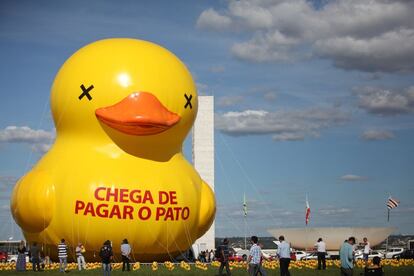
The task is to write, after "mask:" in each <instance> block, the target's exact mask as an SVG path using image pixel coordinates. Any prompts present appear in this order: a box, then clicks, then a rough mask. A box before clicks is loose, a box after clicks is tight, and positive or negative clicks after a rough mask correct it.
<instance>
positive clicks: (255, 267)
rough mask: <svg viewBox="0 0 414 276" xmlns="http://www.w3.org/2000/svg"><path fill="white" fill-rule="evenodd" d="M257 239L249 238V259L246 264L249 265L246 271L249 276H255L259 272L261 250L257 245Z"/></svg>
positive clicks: (254, 237)
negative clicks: (250, 245)
mask: <svg viewBox="0 0 414 276" xmlns="http://www.w3.org/2000/svg"><path fill="white" fill-rule="evenodd" d="M258 241H259V239H258V238H257V237H256V236H252V237H251V238H250V242H251V243H252V247H250V252H249V258H248V260H247V263H248V264H249V267H248V271H249V275H250V276H255V275H256V274H257V272H258V271H259V266H260V261H261V258H262V250H261V249H260V246H259V245H258V244H257V243H258Z"/></svg>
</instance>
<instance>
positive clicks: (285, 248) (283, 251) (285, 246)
mask: <svg viewBox="0 0 414 276" xmlns="http://www.w3.org/2000/svg"><path fill="white" fill-rule="evenodd" d="M279 241H280V244H279V246H278V247H277V255H278V256H279V262H280V276H290V272H289V264H290V245H289V243H288V242H286V241H285V237H284V236H280V237H279Z"/></svg>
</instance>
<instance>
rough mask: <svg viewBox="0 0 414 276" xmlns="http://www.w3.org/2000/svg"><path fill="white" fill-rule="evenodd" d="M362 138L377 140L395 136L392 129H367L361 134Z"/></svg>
mask: <svg viewBox="0 0 414 276" xmlns="http://www.w3.org/2000/svg"><path fill="white" fill-rule="evenodd" d="M361 137H362V139H364V140H367V141H376V140H390V139H393V138H394V137H395V136H394V134H393V133H392V132H391V131H388V130H374V129H372V130H366V131H364V132H363V133H362V135H361Z"/></svg>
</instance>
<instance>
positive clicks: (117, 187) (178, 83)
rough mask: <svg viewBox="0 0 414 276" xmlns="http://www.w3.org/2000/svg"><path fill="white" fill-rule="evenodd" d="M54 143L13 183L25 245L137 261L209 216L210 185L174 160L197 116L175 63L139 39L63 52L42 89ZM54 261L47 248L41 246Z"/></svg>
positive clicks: (153, 256) (199, 230)
mask: <svg viewBox="0 0 414 276" xmlns="http://www.w3.org/2000/svg"><path fill="white" fill-rule="evenodd" d="M51 108H52V113H53V119H54V122H55V126H56V133H57V137H56V141H55V143H54V145H53V146H52V147H51V149H50V150H49V152H48V153H47V154H46V155H45V156H44V157H43V158H42V159H41V160H40V161H39V162H38V163H37V165H36V166H35V167H34V168H33V169H32V170H31V171H30V172H29V173H27V174H26V175H25V176H24V177H22V178H21V179H20V180H19V182H18V183H17V184H16V186H15V188H14V191H13V195H12V199H11V211H12V214H13V217H14V219H15V220H16V222H17V224H18V225H19V226H20V227H21V228H22V230H23V233H24V236H25V237H26V239H27V240H28V241H37V242H40V243H42V244H44V245H45V246H46V247H47V246H49V248H55V246H56V244H58V243H59V241H60V239H62V238H64V239H65V240H66V241H67V243H68V244H69V245H72V246H76V244H77V243H78V242H82V243H83V244H84V245H85V247H86V250H87V251H88V252H89V253H90V254H92V252H97V251H99V248H100V247H101V246H102V243H103V242H104V241H105V240H111V241H112V242H113V248H114V251H115V252H116V253H117V252H118V253H119V251H120V243H121V241H122V240H123V239H124V238H127V239H128V240H129V242H130V244H131V245H132V248H133V254H134V256H135V257H136V258H137V259H138V260H142V261H144V260H151V261H152V260H162V259H167V258H170V257H174V256H175V255H178V254H179V253H180V252H184V251H185V250H187V249H188V248H189V247H190V246H191V244H192V243H193V242H194V241H195V240H196V239H197V238H199V237H200V236H202V235H203V234H204V233H205V232H206V231H207V230H208V229H209V227H210V226H211V224H212V222H213V220H214V215H215V199H214V195H213V192H212V190H211V189H210V187H209V186H208V185H207V184H206V183H205V182H203V180H202V179H200V176H199V175H198V174H197V172H196V171H195V170H194V169H193V167H192V166H191V165H190V164H189V162H188V161H187V160H186V159H185V158H184V156H183V154H182V144H183V141H184V139H185V137H186V135H187V134H188V132H189V130H190V129H191V127H192V124H193V122H194V120H195V117H196V114H197V91H196V87H195V85H194V82H193V80H192V77H191V75H190V73H189V71H188V70H187V68H186V67H185V65H184V64H183V63H182V62H181V61H180V60H179V59H178V58H177V57H176V56H175V55H173V54H172V53H171V52H169V51H168V50H166V49H164V48H162V47H160V46H158V45H156V44H153V43H150V42H146V41H142V40H136V39H106V40H101V41H97V42H94V43H92V44H89V45H87V46H85V47H83V48H82V49H80V50H79V51H77V52H76V53H75V54H74V55H72V56H71V57H70V58H69V59H68V60H67V61H66V62H65V63H64V65H63V66H62V68H61V69H60V71H59V72H58V74H57V76H56V78H55V81H54V83H53V86H52V90H51ZM49 250H50V252H49V253H50V254H52V255H54V253H56V252H55V251H56V249H49Z"/></svg>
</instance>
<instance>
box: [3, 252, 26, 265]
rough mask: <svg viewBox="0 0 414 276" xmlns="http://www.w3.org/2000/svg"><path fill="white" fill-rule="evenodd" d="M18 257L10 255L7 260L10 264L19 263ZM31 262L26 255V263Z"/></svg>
mask: <svg viewBox="0 0 414 276" xmlns="http://www.w3.org/2000/svg"><path fill="white" fill-rule="evenodd" d="M17 256H18V255H16V254H13V255H9V256H8V258H7V261H8V262H9V263H17ZM29 261H30V258H29V256H27V255H26V263H28V262H29Z"/></svg>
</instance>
